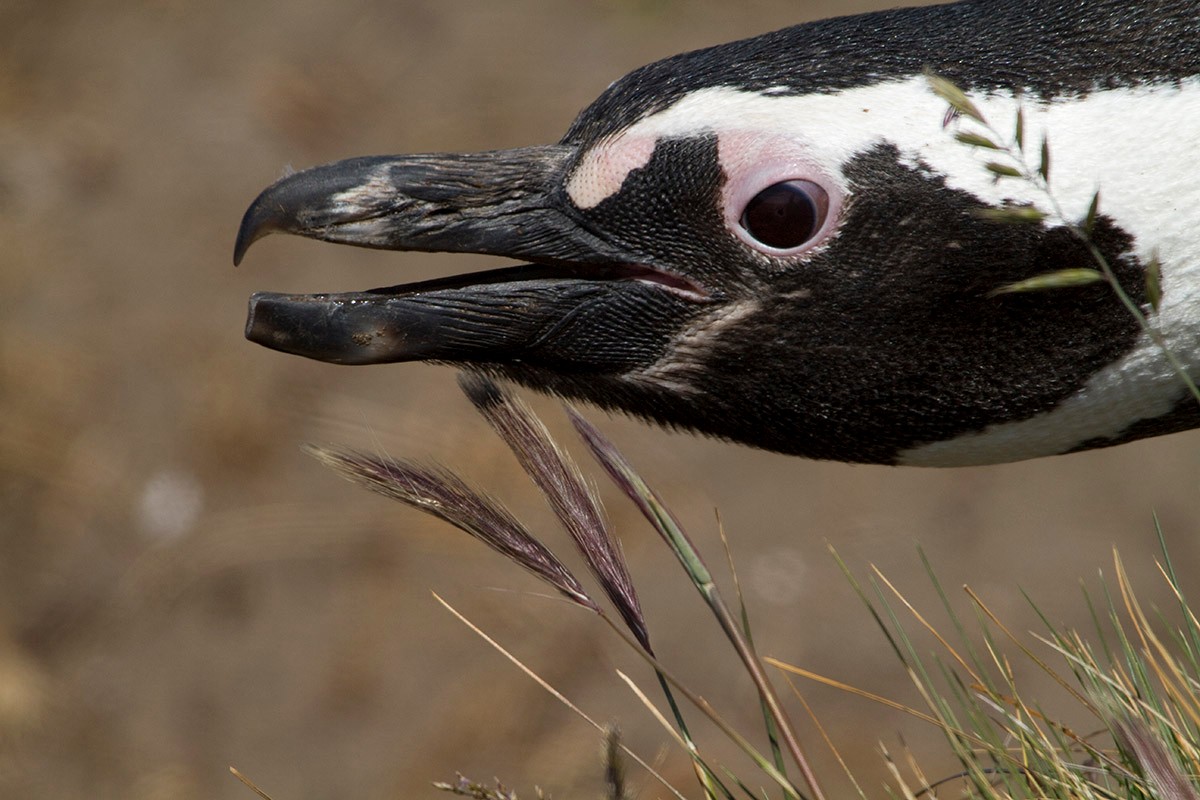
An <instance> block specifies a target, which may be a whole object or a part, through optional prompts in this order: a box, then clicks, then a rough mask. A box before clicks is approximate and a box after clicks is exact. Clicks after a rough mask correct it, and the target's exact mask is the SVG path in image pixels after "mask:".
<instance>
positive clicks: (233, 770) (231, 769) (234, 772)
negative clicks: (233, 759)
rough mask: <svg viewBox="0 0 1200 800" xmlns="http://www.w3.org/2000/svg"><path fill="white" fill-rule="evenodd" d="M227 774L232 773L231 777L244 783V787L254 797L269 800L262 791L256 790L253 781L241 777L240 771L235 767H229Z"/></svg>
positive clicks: (256, 786) (256, 787)
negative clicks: (254, 795) (252, 793)
mask: <svg viewBox="0 0 1200 800" xmlns="http://www.w3.org/2000/svg"><path fill="white" fill-rule="evenodd" d="M229 772H230V773H232V775H233V777H235V778H237V779H238V780H239V781H241V782H242V783H244V784H245V785H246V787H247V788H249V789H250V791H252V792H254V793H255V794H256V795H258V796H259V797H261V798H262V800H271V795H269V794H267V793H266V792H264V791H263V790H262V789H260V788H258V785H257V784H256V783H255V782H254V781H252V780H250V779H249V778H247V777H246V776H245V775H243V774H242V773H241V771H240V770H238V768H237V767H234V766H230V767H229Z"/></svg>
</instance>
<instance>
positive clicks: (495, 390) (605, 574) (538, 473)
mask: <svg viewBox="0 0 1200 800" xmlns="http://www.w3.org/2000/svg"><path fill="white" fill-rule="evenodd" d="M458 385H459V387H461V388H462V390H463V393H465V394H466V396H467V399H469V400H470V401H471V403H472V404H473V405H474V406H475V408H476V410H477V411H479V413H480V414H482V415H483V418H484V419H486V420H487V422H488V424H489V425H491V426H492V429H493V430H494V431H496V433H497V434H498V435H499V436H500V438H501V439H503V440H504V443H505V444H507V445H508V446H509V449H511V450H512V452H513V454H514V455H515V456H516V457H517V461H519V462H520V464H521V468H522V469H524V470H525V472H526V474H528V475H529V477H530V478H531V479H532V480H533V482H534V483H535V484H536V485H537V487H538V489H540V490H541V492H542V494H543V495H545V497H546V501H547V502H548V503H549V504H550V508H551V509H552V510H553V511H554V515H555V516H556V517H557V518H558V521H559V523H560V524H561V525H562V526H563V528H564V529H565V530H566V531H567V533H569V534H570V536H571V539H572V540H573V541H574V542H575V546H576V547H577V548H578V549H579V552H580V554H582V555H583V557H584V560H585V561H586V562H587V565H588V567H589V569H591V571H592V574H593V575H595V576H596V580H597V581H599V583H600V586H601V588H603V590H604V593H605V594H606V595H607V596H608V599H609V600H610V601H611V602H612V604H613V606H615V607H616V609H617V612H618V613H619V614H620V615H621V619H623V620H624V621H625V624H626V625H627V626H628V627H629V630H630V631H632V632H633V635H634V636H635V637H636V638H637V640H638V642H639V643H640V644H641V645H642V647H644V648H646V650H647V652H653V650H652V648H651V647H650V633H649V631H647V629H646V618H645V616H644V615H643V614H642V607H641V603H640V602H639V601H638V596H637V591H636V590H635V589H634V587H633V579H632V578H630V576H629V568H628V566H627V565H626V563H625V556H624V554H623V553H622V552H621V545H620V542H619V541H618V540H617V538H616V536H615V535H614V534H613V532H612V529H611V528H610V527H609V525H608V522H607V520H606V519H605V517H604V513H603V512H602V511H601V509H600V501H599V500H598V499H597V498H596V495H595V492H593V491H592V489H591V487H590V486H588V484H587V482H586V481H585V480H584V479H583V475H582V474H581V473H580V471H579V467H578V466H577V465H576V464H575V462H574V461H572V460H571V458H570V457H569V456H568V455H567V454H566V453H565V452H564V451H563V450H562V449H561V448H559V447H558V445H557V444H555V442H554V440H553V439H551V438H550V432H549V431H547V430H546V426H545V425H543V424H542V421H541V420H540V419H538V418H537V416H536V415H534V413H533V411H532V410H531V409H530V408H529V406H527V405H526V404H525V403H523V402H521V401H520V400H518V399H517V398H516V397H514V396H513V394H512V393H511V392H509V391H507V390H505V389H503V388H501V387H500V386H499V385H497V384H496V382H495V381H493V380H491V379H490V378H488V377H485V376H483V375H478V374H474V373H466V372H464V373H460V374H459V377H458Z"/></svg>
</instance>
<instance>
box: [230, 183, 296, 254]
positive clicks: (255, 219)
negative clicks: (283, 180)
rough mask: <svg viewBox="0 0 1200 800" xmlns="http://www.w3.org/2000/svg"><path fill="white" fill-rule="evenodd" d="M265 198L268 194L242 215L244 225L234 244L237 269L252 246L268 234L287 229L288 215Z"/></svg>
mask: <svg viewBox="0 0 1200 800" xmlns="http://www.w3.org/2000/svg"><path fill="white" fill-rule="evenodd" d="M265 196H266V192H263V193H262V194H260V195H259V196H258V197H257V198H256V199H255V201H254V202H253V203H251V204H250V207H249V208H247V209H246V213H245V214H243V215H242V224H241V225H240V226H238V232H237V240H236V241H234V243H233V265H234V266H235V267H236V266H238V265H240V264H241V263H242V259H243V258H245V257H246V251H247V250H249V249H250V245H252V244H254V243H255V242H257V241H258V240H259V239H261V238H263V237H264V236H266V235H267V234H269V233H272V232H273V231H277V230H281V229H283V228H284V227H285V222H286V219H285V217H286V214H285V212H284V210H283V209H282V208H280V207H279V205H278V204H272V203H267V202H263V199H264V197H265Z"/></svg>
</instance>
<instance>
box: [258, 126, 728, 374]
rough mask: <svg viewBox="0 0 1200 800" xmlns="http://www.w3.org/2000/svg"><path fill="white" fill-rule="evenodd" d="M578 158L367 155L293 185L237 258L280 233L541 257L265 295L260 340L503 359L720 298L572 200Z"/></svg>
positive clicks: (355, 357) (548, 152)
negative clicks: (569, 182)
mask: <svg viewBox="0 0 1200 800" xmlns="http://www.w3.org/2000/svg"><path fill="white" fill-rule="evenodd" d="M572 153H573V148H569V147H564V146H548V147H532V148H522V149H519V150H511V151H498V152H495V153H480V154H467V155H458V154H449V155H417V156H397V157H389V156H384V157H368V158H354V159H349V160H347V161H341V162H336V163H334V164H327V165H324V166H321V167H315V168H313V169H310V170H306V171H304V172H299V173H295V174H293V175H290V176H288V177H286V178H284V179H282V180H280V181H279V182H277V183H276V184H274V185H273V186H271V187H268V188H267V189H266V190H264V191H263V192H262V194H260V195H259V197H258V198H257V199H256V200H255V201H254V202H253V203H252V204H251V205H250V207H249V208H248V209H247V211H246V213H245V215H244V217H243V219H242V225H241V228H240V229H239V231H238V238H237V243H236V245H235V250H234V262H235V263H237V262H240V261H241V259H242V257H243V256H244V254H245V252H246V250H247V249H248V248H249V247H250V245H251V244H253V243H254V242H255V241H257V240H258V239H260V238H262V237H263V236H265V235H267V234H270V233H275V232H282V233H290V234H296V235H300V236H305V237H308V238H314V239H320V240H324V241H329V242H335V243H341V244H351V245H356V246H360V247H371V248H379V249H393V250H419V251H449V252H471V253H481V254H490V255H501V256H508V257H513V258H520V259H529V260H530V262H531V263H526V264H522V265H518V266H513V267H503V268H500V269H493V270H487V271H482V272H475V273H468V274H463V275H454V276H448V277H444V278H436V279H433V280H427V281H420V282H415V283H408V284H400V285H396V286H390V287H384V288H379V289H371V290H368V291H362V292H345V293H321V294H279V293H272V292H259V293H256V294H255V295H253V296H252V297H251V298H250V309H249V316H248V318H247V322H246V337H247V338H248V339H250V340H251V341H253V342H257V343H258V344H262V345H264V346H266V347H270V348H272V349H275V350H282V351H284V352H288V353H293V354H296V355H302V356H306V357H309V358H315V359H318V360H321V361H329V362H333V363H340V364H374V363H384V362H395V361H414V360H443V361H455V362H500V361H505V360H517V359H527V358H531V357H535V356H536V355H537V354H538V353H539V352H542V351H545V350H546V348H547V347H551V346H552V345H553V346H558V347H560V348H561V346H562V337H563V333H564V331H568V332H569V331H572V330H574V328H576V327H578V326H579V325H581V324H585V323H586V324H588V325H590V326H591V327H590V328H588V329H587V331H586V335H587V336H589V337H592V338H597V337H600V336H601V335H602V332H603V331H604V330H605V327H606V326H616V327H610V329H611V330H622V327H621V326H623V325H624V326H628V325H634V324H637V325H644V324H645V321H644V320H640V319H639V317H640V316H641V315H642V314H643V313H644V312H643V311H642V309H647V308H648V309H657V310H658V312H659V313H665V314H668V315H669V316H673V315H674V314H672V313H671V307H673V306H680V305H682V306H686V307H694V306H695V305H696V304H704V303H706V302H708V301H709V300H710V296H709V293H708V292H707V291H705V289H704V288H703V287H702V286H699V285H698V284H696V283H695V282H693V281H691V280H689V279H688V278H686V277H684V276H681V275H678V274H675V273H673V272H670V271H667V270H663V269H656V268H654V267H652V266H648V265H644V264H641V263H638V259H637V257H636V255H635V254H631V253H626V252H624V251H622V250H621V249H620V248H619V247H615V246H613V245H611V244H610V243H608V242H606V241H604V240H603V239H601V238H600V237H598V236H596V235H595V234H593V233H591V232H590V231H588V230H587V229H586V228H585V227H584V226H582V225H580V224H579V223H578V222H577V221H576V220H575V219H574V218H573V216H572V214H571V213H570V212H569V210H567V209H566V208H564V207H563V206H562V201H561V200H560V199H559V192H558V191H557V187H558V186H560V185H561V175H562V173H563V171H564V169H565V165H566V164H567V162H568V161H569V159H570V157H571V155H572ZM634 298H637V302H633V300H634ZM652 327H653V326H652Z"/></svg>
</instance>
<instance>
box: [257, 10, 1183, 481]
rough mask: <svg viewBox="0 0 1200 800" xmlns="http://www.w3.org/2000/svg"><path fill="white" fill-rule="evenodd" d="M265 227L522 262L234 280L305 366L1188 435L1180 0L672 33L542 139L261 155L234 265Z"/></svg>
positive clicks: (877, 437) (659, 401) (830, 432)
mask: <svg viewBox="0 0 1200 800" xmlns="http://www.w3.org/2000/svg"><path fill="white" fill-rule="evenodd" d="M931 76H940V78H941V79H943V80H944V81H946V82H948V84H946V83H940V84H939V83H938V82H937V81H936V80H935V79H931ZM947 85H949V86H952V87H957V90H961V92H962V95H961V96H958V97H956V96H955V95H954V91H956V90H955V89H949V90H947V89H944V88H943V89H941V90H939V89H938V86H942V87H945V86H947ZM948 99H949V100H948ZM1018 128H1019V132H1018ZM1017 173H1019V174H1020V177H1014V175H1015V174H1017ZM1018 219H1019V220H1020V221H1017V220H1018ZM276 232H282V233H290V234H297V235H300V236H305V237H309V238H313V239H319V240H323V241H327V242H335V243H340V244H350V245H356V246H360V247H370V248H382V249H392V250H414V251H428V252H432V251H443V252H461V253H477V254H481V255H498V256H506V257H509V258H514V259H519V260H521V261H523V262H526V263H523V264H522V265H519V266H512V267H502V268H498V269H491V270H488V271H482V272H476V273H472V274H467V275H456V276H452V277H445V278H439V279H435V280H431V281H424V282H420V283H408V284H402V285H397V286H391V287H386V288H380V289H374V290H370V291H365V292H349V293H338V294H311V295H295V294H277V293H266V292H261V293H257V294H255V295H253V296H252V297H251V299H250V308H249V316H248V320H247V325H246V336H247V338H249V339H250V340H251V341H254V342H257V343H259V344H262V345H265V346H267V347H269V348H273V349H276V350H280V351H283V352H287V353H293V354H298V355H302V356H307V357H309V358H315V359H319V360H322V361H327V362H331V363H337V364H376V363H388V362H404V361H431V362H440V363H445V364H450V365H454V366H457V367H459V368H464V369H467V370H472V371H477V372H482V373H486V374H489V375H491V376H494V377H500V378H503V379H507V380H510V381H514V382H516V383H518V384H522V385H525V386H527V387H531V388H532V389H534V390H538V391H542V392H548V393H552V394H554V395H558V396H562V397H564V398H570V399H575V400H581V401H585V402H587V403H590V404H594V405H596V406H599V407H601V408H603V409H607V410H611V411H618V412H624V413H626V414H630V415H633V416H635V417H639V418H642V419H644V420H647V421H649V422H652V423H657V424H659V425H662V426H666V427H669V428H676V429H684V430H688V431H693V432H698V433H700V434H705V435H709V436H714V437H719V438H722V439H726V440H730V441H733V442H738V443H741V444H745V445H750V446H752V447H757V448H764V449H767V450H772V451H776V452H780V453H787V454H793V455H798V456H803V457H807V458H813V459H831V460H837V461H845V462H854V463H875V464H894V465H917V466H963V465H975V464H991V463H1000V462H1009V461H1017V460H1021V459H1028V458H1035V457H1041V456H1050V455H1058V454H1064V453H1071V452H1075V451H1080V450H1087V449H1091V448H1097V447H1105V446H1109V445H1116V444H1120V443H1124V442H1129V441H1132V440H1136V439H1141V438H1144V437H1148V436H1155V435H1159V434H1166V433H1172V432H1178V431H1183V430H1187V429H1191V428H1195V427H1198V426H1200V401H1198V400H1197V399H1196V397H1194V396H1193V394H1192V393H1191V391H1190V390H1189V388H1188V387H1187V385H1186V382H1185V380H1184V376H1185V375H1186V374H1188V373H1190V374H1191V375H1193V376H1195V377H1197V378H1200V0H1142V1H1141V2H1129V0H963V2H957V3H953V4H949V5H939V6H928V7H921V8H911V9H899V10H890V11H883V12H877V13H871V14H865V15H859V16H849V17H841V18H835V19H829V20H823V21H818V22H813V23H808V24H802V25H797V26H795V27H791V28H786V29H783V30H779V31H776V32H773V33H767V34H764V35H761V36H757V37H755V38H750V39H745V40H742V41H736V42H732V43H729V44H723V45H719V46H715V47H708V48H705V49H701V50H696V51H694V52H688V53H684V54H681V55H676V56H673V57H670V58H667V59H665V60H662V61H659V62H657V63H653V64H650V65H648V66H645V67H642V68H640V69H637V70H635V71H634V72H632V73H630V74H629V75H627V76H625V77H624V78H621V79H620V80H618V81H616V82H615V83H613V84H612V85H610V86H609V87H608V89H606V90H605V91H604V92H603V93H602V94H601V95H600V96H599V98H598V99H597V100H595V101H594V102H593V103H592V104H591V105H590V106H589V107H587V108H586V109H584V110H583V111H582V112H581V113H580V114H579V116H578V117H577V118H576V119H575V121H574V122H573V123H572V124H571V125H570V127H569V128H568V130H567V132H566V134H565V135H564V136H563V137H562V138H561V139H560V140H559V141H558V143H556V144H551V145H544V146H532V147H522V148H517V149H512V150H500V151H492V152H482V153H469V154H445V153H442V154H422V155H400V156H372V157H360V158H350V159H348V160H344V161H338V162H336V163H332V164H327V165H324V166H318V167H314V168H312V169H308V170H305V171H302V172H298V173H295V174H292V175H289V176H287V177H284V178H283V179H282V180H279V181H278V182H277V183H275V184H274V185H272V186H269V187H268V188H267V189H265V190H264V191H263V192H262V193H261V194H260V195H259V196H258V198H257V199H256V200H254V202H253V203H252V204H251V205H250V207H249V208H248V210H247V211H246V213H245V216H244V218H243V220H242V223H241V228H240V230H239V231H238V235H237V241H236V244H235V255H234V262H235V264H236V263H239V262H240V261H241V260H242V257H243V256H244V255H245V253H246V250H247V248H248V247H249V246H250V245H251V244H252V243H253V242H255V241H257V240H258V239H260V238H261V237H263V236H265V235H267V234H269V233H276ZM1101 264H1103V265H1104V267H1103V268H1104V269H1107V270H1108V273H1107V274H1108V279H1106V280H1091V278H1093V277H1096V275H1095V274H1094V273H1093V271H1099V272H1101V275H1102V274H1103V272H1102V268H1101V266H1100V265H1101ZM1067 275H1070V276H1076V277H1077V276H1080V275H1083V276H1084V277H1086V278H1088V280H1086V281H1085V280H1069V281H1068V280H1062V281H1056V280H1054V279H1053V278H1054V276H1067ZM1039 281H1042V282H1043V283H1046V284H1048V286H1043V287H1042V289H1043V290H1041V291H1013V289H1014V288H1017V287H1032V286H1035V285H1037V283H1038V282H1039Z"/></svg>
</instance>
